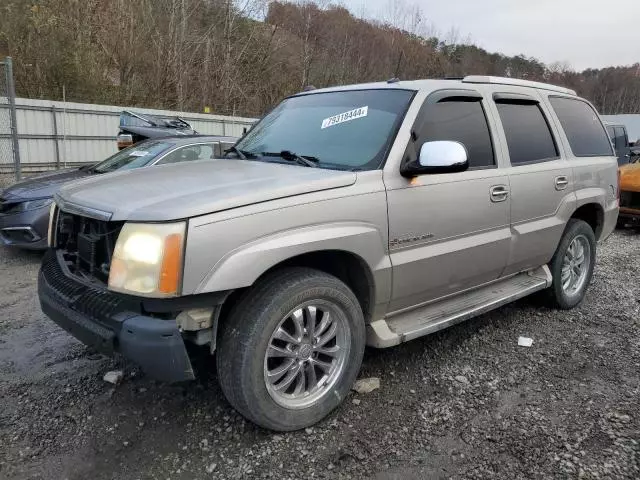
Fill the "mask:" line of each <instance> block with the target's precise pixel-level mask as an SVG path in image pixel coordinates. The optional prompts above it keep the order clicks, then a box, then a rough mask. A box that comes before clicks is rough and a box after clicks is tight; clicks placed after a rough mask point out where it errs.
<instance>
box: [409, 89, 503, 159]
mask: <svg viewBox="0 0 640 480" xmlns="http://www.w3.org/2000/svg"><path fill="white" fill-rule="evenodd" d="M480 100H481V99H478V98H467V97H449V98H445V99H443V100H440V101H439V102H438V103H432V104H427V105H425V107H426V109H425V111H424V113H425V115H424V122H423V124H422V126H421V127H420V128H419V130H418V132H419V141H420V144H422V143H424V142H432V141H437V140H452V141H457V142H460V143H462V144H463V145H464V146H465V147H466V149H467V153H468V155H469V168H487V167H493V166H494V165H495V160H494V156H493V144H492V142H491V134H490V133H489V126H488V124H487V117H486V116H485V113H484V109H483V108H482V103H481V101H480Z"/></svg>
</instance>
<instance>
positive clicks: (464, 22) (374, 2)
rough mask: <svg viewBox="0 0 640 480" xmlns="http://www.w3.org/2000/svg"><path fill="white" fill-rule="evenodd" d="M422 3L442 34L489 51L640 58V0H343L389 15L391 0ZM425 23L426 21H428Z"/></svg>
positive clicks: (597, 62)
mask: <svg viewBox="0 0 640 480" xmlns="http://www.w3.org/2000/svg"><path fill="white" fill-rule="evenodd" d="M394 1H395V2H396V3H397V2H400V3H402V2H404V3H405V4H406V5H414V6H419V7H420V9H421V11H422V13H423V15H424V16H425V19H426V21H428V22H429V23H430V24H432V25H433V26H434V27H435V29H436V30H437V33H439V35H440V36H444V37H446V35H447V32H449V31H451V29H452V28H453V29H456V30H458V31H459V33H460V35H461V36H462V37H466V36H469V37H470V38H471V40H472V42H473V43H475V44H476V45H478V46H480V47H482V48H484V49H486V50H488V51H490V52H502V53H504V54H507V55H517V54H520V53H522V54H524V55H526V56H532V57H536V58H538V59H540V60H542V61H543V62H545V63H552V62H556V61H560V62H568V63H569V64H570V65H571V67H572V68H574V69H576V70H583V69H585V68H589V67H594V68H599V67H605V66H617V65H630V64H634V63H636V62H640V0H609V1H603V0H341V1H339V2H338V3H342V4H343V5H344V6H346V7H347V8H349V9H350V10H351V11H352V12H353V13H354V14H356V16H362V14H363V13H364V14H365V16H367V17H375V18H379V19H388V18H390V15H391V8H390V4H391V3H392V2H394ZM425 23H426V22H425Z"/></svg>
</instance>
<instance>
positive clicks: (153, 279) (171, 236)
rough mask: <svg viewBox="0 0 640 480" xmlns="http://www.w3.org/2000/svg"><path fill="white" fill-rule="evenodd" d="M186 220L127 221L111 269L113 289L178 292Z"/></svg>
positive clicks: (155, 293)
mask: <svg viewBox="0 0 640 480" xmlns="http://www.w3.org/2000/svg"><path fill="white" fill-rule="evenodd" d="M185 229H186V223H185V222H176V223H125V225H124V227H122V230H121V231H120V235H118V240H117V241H116V246H115V249H114V251H113V257H112V259H111V268H110V270H109V289H110V290H114V291H117V292H123V293H129V294H138V295H142V296H146V297H173V296H176V295H178V290H179V287H180V281H181V280H182V259H183V252H182V250H183V246H184V237H185Z"/></svg>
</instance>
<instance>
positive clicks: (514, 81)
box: [462, 75, 578, 96]
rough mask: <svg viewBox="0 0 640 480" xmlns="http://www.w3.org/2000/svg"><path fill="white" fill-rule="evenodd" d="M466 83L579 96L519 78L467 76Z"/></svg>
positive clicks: (567, 89) (558, 88)
mask: <svg viewBox="0 0 640 480" xmlns="http://www.w3.org/2000/svg"><path fill="white" fill-rule="evenodd" d="M462 81H463V82H464V83H491V84H495V85H516V86H519V87H531V88H539V89H541V90H550V91H552V92H559V93H564V94H567V95H576V96H577V95H578V94H577V93H576V91H575V90H571V89H570V88H565V87H558V86H556V85H551V84H550V83H542V82H532V81H531V80H522V79H519V78H508V77H491V76H485V75H467V76H466V77H464V78H463V79H462Z"/></svg>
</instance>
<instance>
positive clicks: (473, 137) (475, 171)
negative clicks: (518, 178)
mask: <svg viewBox="0 0 640 480" xmlns="http://www.w3.org/2000/svg"><path fill="white" fill-rule="evenodd" d="M435 140H452V141H458V142H460V143H462V144H463V145H464V146H465V147H466V149H467V152H468V158H469V170H467V171H464V172H459V173H444V174H429V175H420V176H417V177H414V178H412V179H404V178H401V177H399V175H397V173H396V172H394V174H393V175H389V176H388V177H386V176H385V185H386V188H387V198H388V215H389V239H390V244H389V250H390V256H391V263H392V264H393V292H392V302H391V304H390V310H391V311H397V310H401V309H404V308H410V307H412V306H416V305H419V304H421V303H424V302H428V301H430V300H434V299H436V298H439V297H442V296H445V295H449V294H453V293H457V292H460V291H463V290H465V289H468V288H471V287H474V286H477V285H480V284H483V283H486V282H489V281H492V280H495V279H497V278H498V277H499V276H500V274H501V273H502V271H503V270H504V267H505V266H506V262H507V255H508V252H509V239H510V232H509V201H510V200H509V190H508V179H507V176H506V173H505V172H504V171H503V170H502V169H500V168H498V162H497V157H498V156H497V155H496V153H495V148H494V144H495V137H494V135H493V132H492V129H490V128H489V122H488V115H487V111H486V106H485V101H484V100H483V96H482V95H481V94H480V93H478V92H475V91H471V90H441V91H437V92H434V93H432V94H431V95H430V96H429V97H427V99H426V100H425V102H424V104H423V105H422V108H421V110H420V113H419V114H418V117H417V119H416V121H415V123H414V126H413V128H412V141H411V142H410V145H409V147H408V148H407V152H406V153H405V161H406V159H410V158H415V157H416V156H417V154H418V152H419V151H420V148H421V146H422V145H423V144H424V143H425V142H428V141H435Z"/></svg>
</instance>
